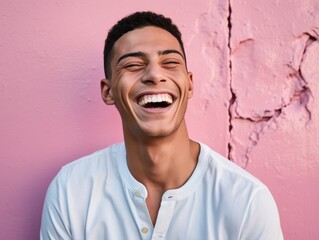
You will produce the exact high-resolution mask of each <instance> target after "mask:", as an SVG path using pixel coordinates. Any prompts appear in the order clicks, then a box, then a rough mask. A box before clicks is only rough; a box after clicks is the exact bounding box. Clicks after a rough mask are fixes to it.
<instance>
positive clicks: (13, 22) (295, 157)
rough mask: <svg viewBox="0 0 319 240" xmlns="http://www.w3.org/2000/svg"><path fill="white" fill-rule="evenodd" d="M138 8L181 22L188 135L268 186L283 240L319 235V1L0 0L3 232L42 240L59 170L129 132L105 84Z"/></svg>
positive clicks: (0, 221)
mask: <svg viewBox="0 0 319 240" xmlns="http://www.w3.org/2000/svg"><path fill="white" fill-rule="evenodd" d="M44 2H46V3H44ZM135 10H153V11H156V12H161V13H163V14H165V15H167V16H170V17H172V18H173V19H174V20H175V22H176V23H177V25H179V26H180V29H181V31H182V33H183V36H184V42H185V45H186V51H187V54H188V62H189V69H190V70H192V71H193V73H194V81H195V86H196V92H195V96H194V98H193V99H192V100H191V101H190V105H189V111H188V114H187V122H188V126H189V131H190V135H191V136H192V138H194V139H197V140H199V141H202V142H205V143H206V144H208V145H209V146H211V147H212V148H214V149H215V150H216V151H218V152H220V153H221V154H223V155H224V156H227V157H229V158H231V160H233V161H234V162H236V163H237V164H239V165H240V166H242V167H245V168H246V169H247V170H248V171H250V172H251V173H253V174H254V175H256V176H257V177H258V178H260V179H261V180H262V181H263V182H265V183H266V185H268V186H269V188H270V190H271V191H272V193H273V195H274V197H275V199H276V201H277V204H278V207H279V212H280V215H281V221H282V228H283V231H284V235H285V238H286V239H292V240H294V239H296V240H297V239H319V228H318V222H319V205H318V199H319V191H318V185H319V157H318V153H319V135H318V130H319V102H318V101H319V100H318V97H319V42H318V40H317V39H318V37H319V2H318V1H317V0H304V1H300V0H291V1H275V0H270V1H264V0H255V1H249V0H243V1H230V2H229V1H223V0H210V1H209V0H201V1H194V0H176V1H158V2H157V1H156V2H155V1H149V0H136V1H106V0H104V1H102V0H95V1H85V0H76V1H75V0H70V1H62V0H56V1H36V0H29V1H18V0H12V1H1V3H0V32H1V37H0V56H1V58H0V123H1V124H0V161H1V167H0V171H1V172H0V194H1V198H0V218H1V219H0V239H10V240H13V239H28V240H34V239H38V232H39V227H40V217H41V210H42V205H43V200H44V196H45V192H46V189H47V187H48V185H49V183H50V181H51V180H52V178H53V177H54V176H55V174H56V173H57V172H58V170H59V169H60V168H61V166H63V165H64V164H66V163H67V162H70V161H72V160H74V159H77V158H79V157H81V156H83V155H85V154H89V153H91V152H93V151H95V150H97V149H100V148H103V147H105V146H107V145H109V144H111V143H114V142H118V141H120V140H121V139H122V132H121V123H120V119H119V116H118V114H117V112H116V110H115V109H114V108H113V107H107V106H105V105H104V104H103V103H102V101H101V99H100V93H99V80H100V79H101V78H103V69H102V51H103V42H104V39H105V37H106V33H107V30H108V28H109V27H110V26H111V25H112V24H113V23H115V22H116V21H117V20H118V19H119V18H121V17H123V16H124V15H127V14H128V13H131V12H133V11H135ZM230 13H231V16H230V18H229V14H230ZM229 23H230V25H229Z"/></svg>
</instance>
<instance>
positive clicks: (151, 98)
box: [138, 93, 173, 106]
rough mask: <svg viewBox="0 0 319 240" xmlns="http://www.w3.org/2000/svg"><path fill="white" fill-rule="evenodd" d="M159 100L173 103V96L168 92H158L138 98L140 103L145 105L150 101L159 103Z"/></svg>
mask: <svg viewBox="0 0 319 240" xmlns="http://www.w3.org/2000/svg"><path fill="white" fill-rule="evenodd" d="M157 102H167V103H169V104H171V103H173V98H172V96H171V95H169V94H167V93H163V94H156V95H144V96H143V97H141V98H140V99H139V100H138V104H139V105H141V106H145V105H146V104H148V103H157Z"/></svg>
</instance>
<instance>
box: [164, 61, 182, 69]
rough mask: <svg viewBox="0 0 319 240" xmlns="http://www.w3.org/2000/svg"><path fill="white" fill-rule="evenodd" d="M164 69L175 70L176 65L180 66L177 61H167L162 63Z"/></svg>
mask: <svg viewBox="0 0 319 240" xmlns="http://www.w3.org/2000/svg"><path fill="white" fill-rule="evenodd" d="M163 65H164V67H165V68H175V67H177V66H178V65H180V62H178V61H167V62H164V63H163Z"/></svg>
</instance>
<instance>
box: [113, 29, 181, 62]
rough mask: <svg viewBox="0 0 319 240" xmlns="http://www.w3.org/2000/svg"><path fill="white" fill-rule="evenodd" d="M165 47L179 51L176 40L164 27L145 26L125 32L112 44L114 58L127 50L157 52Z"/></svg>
mask: <svg viewBox="0 0 319 240" xmlns="http://www.w3.org/2000/svg"><path fill="white" fill-rule="evenodd" d="M167 49H173V50H177V51H180V52H181V47H180V44H179V42H178V40H177V39H176V38H175V37H174V36H173V35H172V34H171V33H169V32H167V31H166V30H164V29H161V28H158V27H153V26H147V27H144V28H139V29H135V30H132V31H130V32H127V33H126V34H124V35H123V36H122V37H120V38H119V39H118V40H117V41H116V42H115V44H114V46H113V55H114V58H115V59H116V58H118V57H119V56H121V55H123V54H127V53H129V52H139V51H140V52H145V53H148V54H152V53H157V52H159V51H164V50H167Z"/></svg>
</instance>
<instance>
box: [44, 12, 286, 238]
mask: <svg viewBox="0 0 319 240" xmlns="http://www.w3.org/2000/svg"><path fill="white" fill-rule="evenodd" d="M104 68H105V75H106V79H104V80H102V81H101V94H102V99H103V101H104V102H105V103H106V104H108V105H115V107H116V108H117V110H118V111H119V113H120V115H121V119H122V125H123V134H124V142H122V143H119V144H114V145H112V146H110V147H108V148H106V149H103V150H100V151H98V152H96V153H93V154H91V155H89V156H86V157H83V158H81V159H79V160H77V161H74V162H72V163H70V164H68V165H66V166H65V167H63V168H62V170H61V171H60V173H59V174H58V175H57V176H56V177H55V179H54V180H53V181H52V183H51V185H50V187H49V190H48V192H47V196H46V200H45V205H44V209H43V216H42V224H41V239H76V240H80V239H116V240H118V239H125V240H127V239H133V240H135V239H174V240H175V239H183V240H187V239H221V240H225V239H282V238H283V237H282V232H281V228H280V221H279V216H278V211H277V207H276V204H275V202H274V200H273V197H272V195H271V193H270V192H269V190H268V189H267V187H266V186H265V185H263V184H262V183H261V182H260V181H259V180H257V179H256V178H255V177H253V176H251V175H250V174H249V173H247V172H245V171H244V170H243V169H241V168H240V167H238V166H236V165H235V164H233V163H232V162H230V161H228V160H227V159H225V158H223V157H222V156H220V155H218V154H217V153H216V152H214V151H213V150H211V149H210V148H209V147H208V146H206V145H205V144H203V143H198V142H195V141H193V140H191V139H190V138H189V136H188V132H187V127H186V123H185V119H184V116H185V112H186V108H187V103H188V100H189V98H191V97H192V95H193V79H192V73H191V72H189V71H188V69H187V65H186V55H185V51H184V46H183V42H182V39H181V34H180V32H179V30H178V28H177V27H176V26H175V25H174V24H173V23H172V22H171V20H170V19H169V18H165V17H164V16H162V15H158V14H155V13H152V12H137V13H134V14H132V15H130V16H128V17H125V18H123V19H122V20H120V21H119V22H118V23H117V24H116V25H114V26H113V28H112V29H111V30H110V31H109V34H108V37H107V39H106V42H105V49H104Z"/></svg>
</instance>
